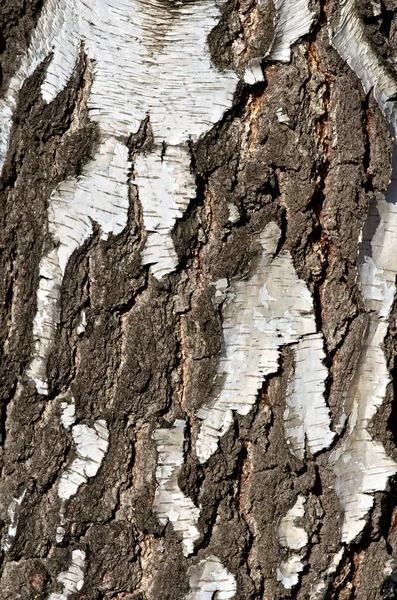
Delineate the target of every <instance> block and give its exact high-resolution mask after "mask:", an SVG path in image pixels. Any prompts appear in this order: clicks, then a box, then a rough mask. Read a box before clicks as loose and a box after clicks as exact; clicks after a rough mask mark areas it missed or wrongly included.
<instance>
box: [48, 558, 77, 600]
mask: <svg viewBox="0 0 397 600" xmlns="http://www.w3.org/2000/svg"><path fill="white" fill-rule="evenodd" d="M84 566H85V553H84V552H83V551H82V550H73V552H72V562H71V565H70V567H69V569H68V570H67V571H65V572H64V573H60V574H59V575H58V577H57V581H58V583H59V584H61V585H62V587H63V591H62V592H61V593H56V592H54V593H52V594H50V596H49V599H48V600H68V599H69V598H70V597H72V596H73V595H74V594H77V593H79V592H80V591H81V589H82V587H83V585H84Z"/></svg>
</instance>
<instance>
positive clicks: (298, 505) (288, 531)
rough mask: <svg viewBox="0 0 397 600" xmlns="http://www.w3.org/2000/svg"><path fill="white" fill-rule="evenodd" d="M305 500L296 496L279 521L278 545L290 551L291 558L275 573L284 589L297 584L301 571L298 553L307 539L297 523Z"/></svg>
mask: <svg viewBox="0 0 397 600" xmlns="http://www.w3.org/2000/svg"><path fill="white" fill-rule="evenodd" d="M305 504H306V498H305V497H304V496H298V498H297V500H296V502H295V504H294V506H293V507H292V508H291V509H290V510H289V511H288V512H287V514H286V515H285V517H283V518H282V519H281V522H280V526H279V530H278V539H279V542H280V545H281V546H283V547H284V548H286V549H287V550H288V551H291V556H290V557H289V558H288V559H286V560H284V561H283V562H282V563H281V565H280V567H279V568H278V571H277V579H278V580H279V581H281V583H282V584H283V586H284V587H285V588H286V589H291V588H292V587H294V586H295V585H296V584H297V583H298V582H299V573H300V572H301V571H302V570H303V568H304V564H303V562H302V557H303V556H302V553H298V551H299V550H302V549H303V548H305V546H306V545H307V543H308V541H309V538H308V535H307V533H306V531H305V530H304V528H303V527H300V526H299V525H297V521H298V520H299V519H301V518H302V517H303V516H304V514H305Z"/></svg>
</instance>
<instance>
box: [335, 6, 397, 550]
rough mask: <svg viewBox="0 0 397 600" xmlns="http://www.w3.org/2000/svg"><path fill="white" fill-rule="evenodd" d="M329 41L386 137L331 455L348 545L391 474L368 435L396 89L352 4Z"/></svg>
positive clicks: (386, 263)
mask: <svg viewBox="0 0 397 600" xmlns="http://www.w3.org/2000/svg"><path fill="white" fill-rule="evenodd" d="M331 40H332V43H333V44H334V46H335V48H336V49H337V50H338V52H339V53H340V54H341V56H342V57H343V58H344V59H345V60H346V61H347V62H348V64H349V65H350V66H351V68H352V69H354V71H355V72H356V73H357V75H358V77H359V78H360V79H361V82H362V84H363V87H364V90H365V91H366V93H369V92H370V90H371V89H373V92H374V96H375V98H376V100H377V101H378V103H379V105H380V108H381V109H382V110H383V112H384V114H385V116H386V119H387V121H388V124H389V127H390V130H391V131H392V134H393V136H394V153H393V172H392V181H391V183H390V185H389V190H388V194H387V199H386V200H385V199H384V196H383V195H381V194H380V195H378V197H377V203H376V207H373V208H372V210H370V211H369V213H368V217H367V221H366V223H365V225H364V230H363V231H364V233H363V239H362V242H361V245H360V253H359V265H358V275H359V281H360V284H361V289H362V294H363V298H364V303H365V306H366V310H367V312H368V317H369V322H368V327H367V332H366V336H365V340H364V343H363V349H362V352H361V356H360V360H359V363H358V368H357V372H356V376H355V379H354V381H353V384H352V388H351V390H350V396H351V407H352V408H351V415H350V418H349V423H348V432H347V433H348V435H347V437H346V440H345V441H344V442H343V443H342V444H341V445H340V446H339V447H338V448H336V449H335V451H334V452H333V453H332V454H331V457H330V459H331V463H332V464H333V466H334V470H335V475H336V490H337V493H338V495H339V497H340V499H341V503H342V506H343V509H344V513H345V516H344V524H343V527H342V541H343V542H347V543H349V542H351V541H353V540H354V539H355V538H356V537H357V536H358V535H359V534H360V533H361V531H362V530H363V528H364V526H365V524H366V517H367V514H368V512H369V510H370V509H371V508H372V506H373V502H374V499H373V496H371V495H370V494H373V493H374V492H376V491H382V490H384V489H385V488H386V485H387V481H388V478H389V477H390V476H391V475H394V474H395V473H396V472H397V462H396V461H394V460H392V459H391V458H390V457H388V456H387V454H386V451H385V449H384V447H383V445H382V444H381V443H379V442H377V441H374V440H373V438H372V436H371V434H370V433H369V431H368V426H369V424H370V421H371V419H372V418H373V417H374V416H375V414H376V411H377V409H378V408H379V407H380V406H381V404H382V403H383V401H384V399H385V397H386V392H387V386H388V384H389V383H390V381H391V378H390V375H389V371H388V366H387V361H386V357H385V354H384V341H385V339H386V335H387V330H388V321H389V318H390V314H391V309H392V305H393V301H394V297H395V294H396V285H395V279H396V275H397V255H396V252H395V248H396V249H397V246H396V239H397V185H396V179H397V171H396V167H395V165H396V162H397V160H396V157H397V147H396V133H397V127H396V115H397V104H396V102H395V101H394V98H395V96H396V93H397V84H396V82H395V81H394V79H393V78H392V77H391V75H390V74H389V72H388V70H387V69H386V68H385V66H384V65H383V64H382V62H381V60H380V59H379V58H378V57H377V56H376V54H375V53H374V51H373V49H372V47H371V46H370V44H369V43H368V42H367V40H366V39H365V33H364V28H363V24H362V22H361V21H360V19H359V17H358V14H357V9H356V6H355V4H354V2H353V1H352V0H346V1H345V2H343V3H342V9H341V16H340V22H339V24H338V28H337V30H336V32H335V34H334V35H332V37H331Z"/></svg>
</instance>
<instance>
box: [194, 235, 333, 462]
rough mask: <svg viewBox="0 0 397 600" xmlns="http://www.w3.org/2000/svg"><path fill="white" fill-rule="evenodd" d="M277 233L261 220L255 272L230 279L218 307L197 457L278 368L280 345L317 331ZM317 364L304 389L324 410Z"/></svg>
mask: <svg viewBox="0 0 397 600" xmlns="http://www.w3.org/2000/svg"><path fill="white" fill-rule="evenodd" d="M280 233H281V232H280V229H279V227H278V226H277V225H276V224H275V223H270V224H269V225H267V226H266V228H265V229H264V231H263V232H262V233H261V234H260V236H259V241H260V243H261V245H262V249H263V252H262V257H261V259H260V260H259V261H258V265H257V268H256V272H255V273H254V274H252V275H251V277H250V278H249V279H248V280H244V281H235V282H233V283H232V284H231V285H230V288H229V289H228V291H227V293H226V295H227V299H226V301H225V303H224V305H223V307H222V323H223V352H222V356H221V359H220V362H219V366H218V373H217V377H216V380H215V385H214V393H213V395H214V399H213V400H212V402H210V403H209V404H208V405H207V406H205V407H202V408H201V409H200V410H199V411H198V412H197V416H198V418H199V419H200V421H201V428H200V431H199V434H198V439H197V443H196V452H197V456H198V458H199V460H200V462H205V461H206V460H208V458H209V457H210V456H211V455H212V454H213V453H214V452H215V451H216V449H217V447H218V439H219V438H220V437H221V436H223V435H224V434H225V433H226V432H227V430H228V429H229V427H230V424H231V422H232V419H233V411H235V412H237V414H239V415H247V414H248V413H249V412H250V410H251V409H252V407H253V406H254V404H255V402H256V397H257V393H258V391H259V390H260V388H261V386H262V384H263V382H264V380H265V378H266V377H267V376H269V375H270V374H272V373H275V372H277V369H278V360H279V353H280V351H279V349H280V347H281V346H283V345H284V344H291V343H297V342H299V340H300V338H301V337H303V336H311V335H312V334H315V333H316V324H315V318H314V314H313V301H312V298H311V295H310V292H309V290H308V289H307V286H306V284H305V283H304V281H302V280H301V279H299V278H298V276H297V274H296V272H295V269H294V266H293V263H292V258H291V255H290V253H289V252H287V251H285V250H283V251H281V252H280V253H279V254H277V256H274V253H275V251H276V248H277V243H278V240H279V238H280ZM319 339H321V338H319ZM310 340H311V341H309V342H308V344H309V346H310V344H314V345H315V344H316V343H318V341H317V342H316V341H315V340H317V338H316V337H314V338H310ZM304 351H305V346H302V350H301V352H302V353H303V352H304ZM317 367H318V369H319V373H318V374H317V373H316V374H315V375H314V374H312V380H310V381H309V380H308V381H307V383H306V384H305V385H306V387H305V389H306V391H307V399H308V401H310V402H311V401H313V399H315V400H316V402H318V404H319V405H320V406H321V412H322V413H324V414H325V413H326V412H327V411H326V409H325V404H324V399H323V397H322V393H321V390H322V386H321V384H319V378H320V377H325V375H326V373H325V371H324V367H323V365H322V363H321V361H318V363H317ZM314 370H315V368H313V371H314ZM308 415H309V410H308V409H306V408H305V409H304V411H303V414H302V415H300V420H301V422H302V423H305V424H304V425H303V428H304V430H305V431H306V435H307V438H308V439H309V440H312V441H313V444H315V440H317V439H318V424H317V423H315V430H314V431H313V433H312V431H311V429H310V427H311V425H312V420H311V418H309V416H308ZM294 426H295V425H294ZM321 426H322V427H323V429H324V436H325V440H326V439H328V438H329V418H328V419H324V420H323V421H322V424H320V427H321ZM316 444H317V445H318V444H319V443H318V442H316ZM324 446H325V443H324ZM316 447H317V446H316Z"/></svg>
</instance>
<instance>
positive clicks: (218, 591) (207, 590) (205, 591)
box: [186, 556, 237, 600]
mask: <svg viewBox="0 0 397 600" xmlns="http://www.w3.org/2000/svg"><path fill="white" fill-rule="evenodd" d="M188 577H189V585H190V593H189V594H188V595H187V596H186V600H213V598H216V599H217V600H228V599H229V598H234V596H235V594H236V589H237V585H236V580H235V578H234V576H233V575H232V574H231V573H229V571H228V570H227V569H226V568H225V567H224V566H223V565H222V563H221V561H220V560H219V558H216V557H215V556H208V558H205V559H204V560H201V561H200V562H199V563H198V564H197V565H193V566H191V567H189V569H188Z"/></svg>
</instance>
